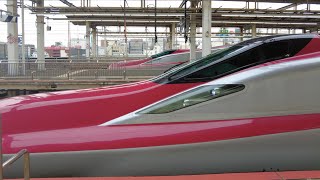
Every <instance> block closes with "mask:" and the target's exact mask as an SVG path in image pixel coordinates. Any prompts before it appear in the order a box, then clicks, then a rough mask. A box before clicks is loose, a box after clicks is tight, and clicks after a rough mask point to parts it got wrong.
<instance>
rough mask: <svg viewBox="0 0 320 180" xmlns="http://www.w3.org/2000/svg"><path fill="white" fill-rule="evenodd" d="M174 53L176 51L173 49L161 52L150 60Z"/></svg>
mask: <svg viewBox="0 0 320 180" xmlns="http://www.w3.org/2000/svg"><path fill="white" fill-rule="evenodd" d="M174 51H176V50H175V49H171V50H167V51H163V52H161V53H158V54H154V55H152V56H151V58H152V59H155V58H158V57H161V56H165V55H168V54H172V53H173V52H174Z"/></svg>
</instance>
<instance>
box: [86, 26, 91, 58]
mask: <svg viewBox="0 0 320 180" xmlns="http://www.w3.org/2000/svg"><path fill="white" fill-rule="evenodd" d="M86 57H87V58H89V57H90V22H88V21H87V22H86Z"/></svg>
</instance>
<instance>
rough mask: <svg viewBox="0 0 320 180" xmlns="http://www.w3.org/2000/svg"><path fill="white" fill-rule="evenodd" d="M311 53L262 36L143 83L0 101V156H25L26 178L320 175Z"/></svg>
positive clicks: (307, 40)
mask: <svg viewBox="0 0 320 180" xmlns="http://www.w3.org/2000/svg"><path fill="white" fill-rule="evenodd" d="M319 47H320V37H319V36H318V35H316V34H302V35H283V36H272V37H262V38H256V39H252V40H249V41H245V42H242V43H239V44H236V45H234V46H231V47H228V48H225V49H223V50H220V51H218V52H215V53H213V54H211V55H209V56H207V57H204V58H203V59H201V60H198V61H196V62H192V63H189V64H186V65H183V66H181V67H177V68H175V69H172V70H170V71H168V72H166V73H164V74H162V75H160V76H158V77H156V78H154V79H151V80H147V81H142V82H137V83H131V84H124V85H119V86H110V87H102V88H94V89H84V90H73V91H62V92H51V93H42V94H35V95H28V96H18V97H13V98H8V99H4V100H1V101H0V113H1V116H2V127H3V137H2V139H3V144H2V145H3V153H4V154H5V155H4V157H5V159H8V158H9V157H10V156H11V155H12V154H14V153H17V152H18V151H19V150H21V149H27V150H28V151H29V152H30V153H31V167H32V168H31V177H94V176H153V175H186V174H209V173H226V172H259V171H287V170H316V169H320V153H319V149H320V141H319V139H320V96H319V92H320V82H319V76H320V51H319ZM4 172H5V173H4V174H5V177H7V178H19V177H22V172H23V171H22V165H21V164H19V163H18V164H16V165H12V166H10V167H9V168H8V169H5V170H4Z"/></svg>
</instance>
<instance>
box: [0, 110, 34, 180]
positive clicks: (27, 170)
mask: <svg viewBox="0 0 320 180" xmlns="http://www.w3.org/2000/svg"><path fill="white" fill-rule="evenodd" d="M21 157H23V160H24V162H23V166H24V167H23V174H24V180H30V154H29V152H28V151H27V150H26V149H23V150H21V151H19V152H18V153H17V154H15V155H14V156H12V157H11V158H10V159H8V160H7V161H5V162H4V163H2V162H3V154H2V116H1V114H0V163H1V164H2V166H0V180H3V169H4V168H6V167H8V166H10V165H11V164H13V163H15V162H16V161H17V160H18V159H20V158H21Z"/></svg>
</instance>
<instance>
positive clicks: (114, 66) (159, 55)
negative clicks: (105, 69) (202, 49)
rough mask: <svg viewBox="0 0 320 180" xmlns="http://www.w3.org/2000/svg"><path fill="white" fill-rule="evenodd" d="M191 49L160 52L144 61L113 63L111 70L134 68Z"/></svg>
mask: <svg viewBox="0 0 320 180" xmlns="http://www.w3.org/2000/svg"><path fill="white" fill-rule="evenodd" d="M188 51H189V49H170V50H166V51H163V52H160V53H158V54H154V55H152V56H150V57H147V58H144V59H138V60H129V61H120V62H116V63H112V64H111V65H110V66H109V68H120V67H126V66H134V65H139V64H142V63H145V62H149V61H150V60H153V59H157V58H159V57H162V56H166V55H170V54H180V53H184V52H188Z"/></svg>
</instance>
